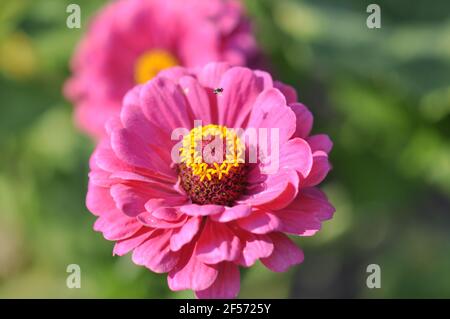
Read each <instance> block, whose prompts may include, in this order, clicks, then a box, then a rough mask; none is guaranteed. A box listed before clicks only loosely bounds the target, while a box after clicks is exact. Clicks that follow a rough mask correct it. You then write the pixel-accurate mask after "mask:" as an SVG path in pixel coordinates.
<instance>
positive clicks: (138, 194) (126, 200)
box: [110, 184, 148, 217]
mask: <svg viewBox="0 0 450 319" xmlns="http://www.w3.org/2000/svg"><path fill="white" fill-rule="evenodd" d="M110 193H111V196H112V198H113V199H114V202H115V203H116V206H117V207H118V208H119V209H120V210H121V211H122V212H123V213H124V214H126V215H128V216H130V217H135V216H137V215H139V214H141V213H143V212H145V206H144V205H145V203H146V202H147V200H148V194H147V193H145V191H144V190H143V189H140V188H137V187H131V186H127V185H124V184H116V185H113V186H111V189H110Z"/></svg>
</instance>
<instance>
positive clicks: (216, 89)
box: [214, 88, 223, 95]
mask: <svg viewBox="0 0 450 319" xmlns="http://www.w3.org/2000/svg"><path fill="white" fill-rule="evenodd" d="M222 92H223V88H215V89H214V94H215V95H221V94H222Z"/></svg>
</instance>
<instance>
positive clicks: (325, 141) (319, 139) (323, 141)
mask: <svg viewBox="0 0 450 319" xmlns="http://www.w3.org/2000/svg"><path fill="white" fill-rule="evenodd" d="M306 141H307V142H308V143H309V146H310V147H311V151H312V152H313V153H314V152H315V151H324V152H325V153H327V154H328V153H330V151H331V149H332V148H333V142H332V141H331V140H330V138H329V137H328V135H326V134H317V135H311V136H309V137H308V138H307V139H306Z"/></svg>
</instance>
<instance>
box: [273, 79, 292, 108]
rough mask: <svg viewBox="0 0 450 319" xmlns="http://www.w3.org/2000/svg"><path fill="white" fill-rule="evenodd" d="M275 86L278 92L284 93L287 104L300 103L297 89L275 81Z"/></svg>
mask: <svg viewBox="0 0 450 319" xmlns="http://www.w3.org/2000/svg"><path fill="white" fill-rule="evenodd" d="M273 86H274V87H275V88H277V89H278V90H280V91H281V93H283V95H284V96H285V97H286V102H287V103H288V104H291V103H295V102H297V101H298V98H297V91H295V89H294V88H293V87H292V86H290V85H287V84H284V83H281V82H279V81H275V82H274V85H273Z"/></svg>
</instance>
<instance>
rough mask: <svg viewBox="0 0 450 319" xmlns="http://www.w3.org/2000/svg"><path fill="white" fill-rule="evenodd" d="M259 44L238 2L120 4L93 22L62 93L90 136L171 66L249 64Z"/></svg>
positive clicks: (135, 0) (140, 0)
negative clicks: (133, 90) (134, 90)
mask: <svg viewBox="0 0 450 319" xmlns="http://www.w3.org/2000/svg"><path fill="white" fill-rule="evenodd" d="M257 56H259V55H258V54H257V49H256V42H255V40H254V38H253V35H252V33H251V30H250V24H249V21H248V20H247V19H246V18H245V17H244V13H243V8H242V6H241V5H240V3H239V1H235V0H208V1H204V0H189V1H185V0H118V1H114V2H112V3H111V4H109V5H108V6H106V7H105V8H104V9H103V10H102V11H100V13H99V14H98V15H97V16H96V17H95V18H94V19H93V21H92V23H91V24H90V27H89V30H88V32H87V34H86V35H85V36H84V38H83V39H82V41H81V42H80V44H79V46H78V48H77V50H76V53H75V55H74V57H73V60H72V63H71V69H72V72H73V75H72V77H71V78H70V79H69V80H68V81H67V82H66V84H65V87H64V93H65V95H66V96H67V98H69V99H70V100H71V101H72V102H73V103H74V104H75V105H76V113H75V122H76V124H77V126H78V127H79V128H80V129H81V130H83V131H85V132H87V133H88V134H90V135H91V136H93V137H95V138H97V139H98V138H100V137H101V136H102V135H103V134H104V124H105V122H106V120H107V119H108V118H109V117H110V116H111V115H113V114H117V113H118V112H119V110H120V106H121V102H122V98H123V96H124V95H125V93H126V92H127V91H128V90H129V89H131V88H132V87H133V86H134V85H136V84H138V83H144V82H146V81H147V80H149V79H151V78H152V77H154V76H155V75H156V74H157V73H158V72H159V71H160V70H162V69H165V68H167V67H171V66H174V65H181V66H185V67H195V66H202V65H204V64H206V63H208V62H212V61H226V62H229V63H231V64H233V65H250V64H251V63H252V61H255V59H256V58H257Z"/></svg>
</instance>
